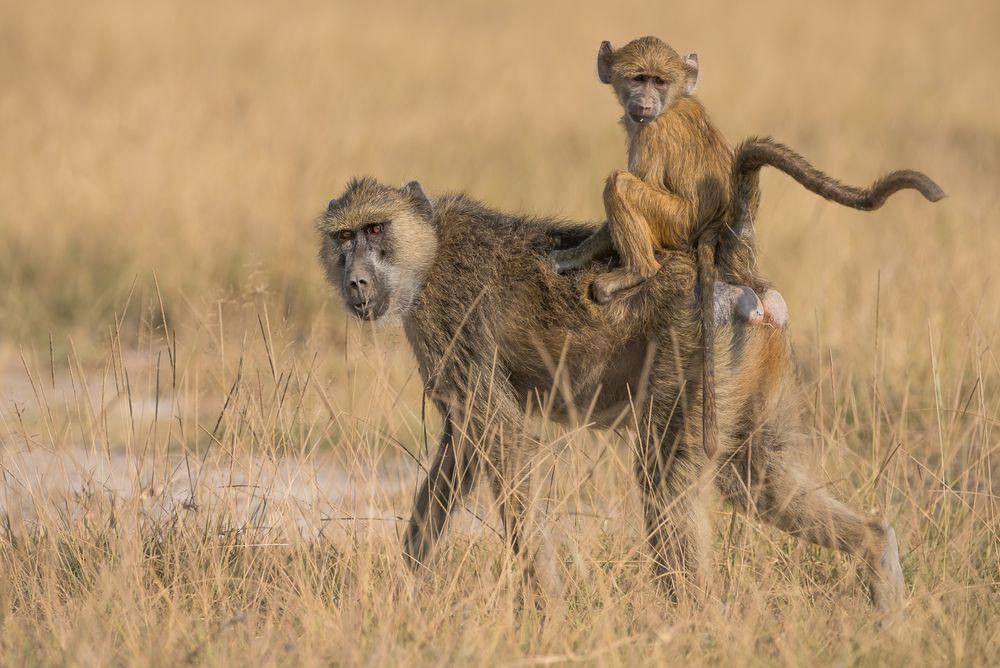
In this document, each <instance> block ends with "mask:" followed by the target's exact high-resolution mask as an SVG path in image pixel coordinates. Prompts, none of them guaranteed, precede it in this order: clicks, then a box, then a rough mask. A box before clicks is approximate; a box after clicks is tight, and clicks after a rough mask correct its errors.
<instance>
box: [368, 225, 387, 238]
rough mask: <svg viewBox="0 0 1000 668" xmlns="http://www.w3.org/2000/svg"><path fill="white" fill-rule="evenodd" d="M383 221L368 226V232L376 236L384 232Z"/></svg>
mask: <svg viewBox="0 0 1000 668" xmlns="http://www.w3.org/2000/svg"><path fill="white" fill-rule="evenodd" d="M382 228H383V224H382V223H375V224H374V225H369V226H368V234H370V235H372V236H375V235H376V234H382Z"/></svg>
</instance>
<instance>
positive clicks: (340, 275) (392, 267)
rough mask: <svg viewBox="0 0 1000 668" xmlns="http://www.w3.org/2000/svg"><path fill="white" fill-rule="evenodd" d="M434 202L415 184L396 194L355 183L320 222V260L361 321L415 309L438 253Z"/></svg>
mask: <svg viewBox="0 0 1000 668" xmlns="http://www.w3.org/2000/svg"><path fill="white" fill-rule="evenodd" d="M431 215H432V209H431V204H430V201H429V200H428V199H427V196H426V195H424V192H423V190H422V189H421V187H420V184H419V183H417V182H416V181H412V182H410V183H408V184H406V185H405V186H404V187H403V188H400V189H396V188H390V187H388V186H384V185H381V184H379V183H377V182H375V181H374V180H373V179H369V178H366V179H360V180H359V179H355V180H353V181H351V183H350V184H349V185H348V187H347V191H346V192H345V193H344V194H343V195H342V196H341V197H339V198H337V199H334V200H331V201H330V204H329V206H328V207H327V210H326V212H325V213H324V214H323V215H322V216H321V217H320V219H319V221H317V228H318V229H319V231H320V234H321V236H322V239H321V241H320V260H321V261H322V262H323V267H324V269H325V270H326V277H327V280H329V281H330V283H331V284H332V285H334V286H335V287H337V288H339V289H340V294H341V297H342V298H343V300H344V307H345V308H346V309H347V311H348V312H349V313H351V314H353V315H354V316H355V317H357V318H358V319H360V320H366V321H375V320H387V319H394V318H399V317H401V316H403V315H404V314H405V313H406V311H407V310H408V309H409V308H410V306H412V305H413V303H414V301H415V300H416V298H417V295H418V294H419V291H420V288H421V287H422V286H423V281H424V278H425V276H426V274H427V271H428V270H429V269H430V267H431V265H432V264H433V261H434V255H435V253H436V251H437V233H436V231H435V229H434V226H433V224H432V223H431V220H430V218H431Z"/></svg>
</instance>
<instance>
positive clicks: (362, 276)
mask: <svg viewBox="0 0 1000 668" xmlns="http://www.w3.org/2000/svg"><path fill="white" fill-rule="evenodd" d="M348 286H349V287H350V292H351V298H352V299H353V300H354V302H355V303H356V304H361V303H365V302H369V301H371V300H372V298H373V297H374V296H375V289H374V287H375V286H374V281H373V280H372V275H371V273H369V272H368V271H366V270H364V269H357V270H355V271H354V272H352V273H351V275H350V278H349V279H348Z"/></svg>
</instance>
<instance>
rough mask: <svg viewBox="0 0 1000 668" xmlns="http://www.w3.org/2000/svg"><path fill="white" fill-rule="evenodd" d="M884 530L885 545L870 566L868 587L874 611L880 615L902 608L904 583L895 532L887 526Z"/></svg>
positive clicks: (904, 591)
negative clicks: (870, 572)
mask: <svg viewBox="0 0 1000 668" xmlns="http://www.w3.org/2000/svg"><path fill="white" fill-rule="evenodd" d="M884 528H885V545H884V547H883V548H882V554H880V555H879V557H878V560H877V561H876V563H874V564H871V568H872V570H873V571H874V572H873V573H872V577H871V583H870V584H869V587H870V589H871V596H872V604H873V605H874V606H875V609H876V610H878V611H879V612H881V613H890V612H893V611H894V610H898V609H899V608H901V607H902V605H903V596H904V595H905V593H906V583H905V582H904V580H903V567H902V566H901V565H900V563H899V544H898V543H897V542H896V532H895V530H894V529H893V528H892V527H891V526H889V525H888V524H887V525H885V527H884Z"/></svg>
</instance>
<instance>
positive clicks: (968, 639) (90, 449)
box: [0, 0, 1000, 666]
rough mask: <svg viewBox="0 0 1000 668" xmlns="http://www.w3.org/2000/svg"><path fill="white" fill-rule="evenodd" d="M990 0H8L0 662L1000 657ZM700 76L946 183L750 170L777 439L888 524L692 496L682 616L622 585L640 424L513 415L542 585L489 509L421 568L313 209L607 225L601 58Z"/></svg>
mask: <svg viewBox="0 0 1000 668" xmlns="http://www.w3.org/2000/svg"><path fill="white" fill-rule="evenodd" d="M997 28H1000V5H998V4H997V3H995V2H987V1H980V2H966V1H964V0H963V1H959V2H952V3H930V2H919V3H915V2H885V3H870V2H854V1H848V2H842V3H837V4H836V5H835V6H834V5H832V4H831V5H829V6H819V5H816V6H809V5H806V4H805V3H794V2H779V1H777V0H762V2H757V3H740V4H735V3H734V4H730V3H714V2H713V3H687V4H685V5H680V4H674V5H673V6H671V5H668V4H666V3H631V2H621V3H596V2H590V1H589V0H588V1H585V2H575V3H569V2H566V3H531V2H524V3H522V2H509V3H485V2H469V3H466V2H440V3H434V4H418V3H412V4H411V3H399V4H393V3H340V2H333V3H324V2H294V3H283V4H281V5H280V6H279V5H278V4H265V3H237V2H218V3H200V2H193V1H188V0H178V1H177V2H172V3H152V2H126V1H124V0H122V1H120V2H117V1H111V0H95V1H94V2H90V3H86V4H80V3H72V2H65V1H64V2H50V1H48V0H44V1H41V2H33V3H28V2H13V1H11V0H0V663H2V664H4V665H81V666H108V665H122V666H144V665H164V666H166V665H182V664H193V665H212V666H214V665H358V664H362V665H399V664H401V665H409V666H423V665H442V664H460V665H469V664H471V665H511V666H534V665H539V666H542V665H569V664H577V663H581V664H584V665H601V666H603V665H629V666H631V665H704V664H709V665H838V666H839V665H854V664H863V665H907V666H916V665H920V666H923V665H991V664H992V665H996V662H997V660H998V657H1000V470H995V469H998V468H1000V436H998V434H1000V424H998V423H1000V357H998V350H997V345H998V344H1000V336H998V334H997V331H998V327H1000V234H998V229H1000V227H998V223H1000V194H998V193H1000V191H998V177H997V173H998V169H1000V112H998V111H997V110H998V109H1000V87H998V86H997V84H996V82H997V81H998V80H1000V42H998V41H997V38H996V31H997ZM644 34H655V35H658V36H660V37H663V38H664V39H666V40H667V41H669V42H671V43H672V44H673V45H674V46H675V47H676V48H677V49H678V50H679V51H681V52H684V51H697V52H698V53H699V56H700V60H701V77H700V80H699V88H698V94H699V96H700V98H701V99H702V100H703V101H704V103H705V104H706V106H707V107H708V109H709V111H710V112H711V113H712V116H713V118H714V120H715V122H716V123H717V124H718V125H719V127H720V128H721V129H722V130H723V132H724V133H725V134H726V136H727V137H728V138H729V139H730V140H731V141H733V142H735V141H737V140H739V139H740V138H742V137H745V136H747V135H751V134H764V135H773V136H775V137H776V138H778V139H779V140H781V141H784V142H786V143H788V144H790V145H792V146H794V147H795V148H796V149H798V150H799V151H800V152H802V153H803V154H804V155H805V156H807V157H808V158H810V159H811V160H812V161H813V162H814V163H815V164H816V165H817V166H818V167H820V168H822V169H824V170H826V171H828V172H830V173H832V174H834V175H836V176H838V177H839V178H841V179H843V180H845V181H848V182H850V183H856V184H867V183H868V182H870V181H871V180H872V179H873V178H874V177H876V176H878V175H880V174H881V173H883V172H885V171H887V170H889V169H894V168H901V167H911V168H914V169H920V170H923V171H926V172H927V173H928V174H929V175H931V176H932V177H934V178H935V179H936V180H937V181H938V182H939V183H940V184H941V185H942V186H943V187H944V189H945V190H946V191H947V193H948V197H947V198H946V199H945V200H943V201H941V202H939V203H938V204H935V205H930V204H928V203H927V202H925V201H923V200H922V199H921V198H920V197H919V196H917V195H916V194H914V193H903V194H901V195H897V196H896V197H895V198H893V199H892V200H890V201H889V202H888V203H887V204H886V206H885V207H884V208H883V209H881V210H880V211H877V212H874V213H861V212H857V211H851V210H848V209H845V208H842V207H838V206H835V205H833V204H830V203H826V202H824V201H822V200H820V199H819V198H817V197H816V196H814V195H812V194H809V193H807V192H805V191H804V190H802V189H801V188H800V187H799V186H798V185H797V184H795V183H794V182H792V181H791V180H790V179H788V178H786V177H784V176H782V175H779V174H776V173H774V172H765V176H764V178H763V180H762V184H763V193H764V199H763V204H762V206H761V210H760V214H759V216H758V219H757V230H758V234H759V240H760V247H761V249H762V256H761V265H762V268H763V270H764V273H765V275H767V276H768V277H769V278H770V279H772V280H773V281H774V282H775V283H776V284H777V286H779V288H780V289H781V291H782V293H783V294H784V296H785V298H786V299H787V301H788V304H789V307H790V311H791V323H792V324H791V337H792V340H793V343H794V346H795V349H796V355H797V359H798V366H799V375H800V390H801V393H802V399H803V402H802V403H803V406H804V419H803V426H804V429H805V430H806V432H807V434H808V439H807V450H806V452H804V453H803V457H804V458H805V459H806V460H807V461H808V462H809V464H810V466H811V467H812V468H813V469H814V470H815V471H816V473H817V476H818V477H819V478H820V479H821V480H823V481H824V482H826V483H828V484H830V485H831V487H832V488H833V489H834V490H836V492H837V493H838V494H839V495H840V496H841V497H842V498H844V499H846V500H849V501H850V502H851V503H852V504H854V505H856V506H859V507H862V508H865V509H867V510H869V511H871V512H875V513H878V514H881V515H884V516H885V517H886V518H887V519H888V520H889V521H890V522H892V523H893V524H894V526H895V528H896V531H897V533H898V535H899V539H900V548H901V557H902V563H903V569H904V572H905V574H906V579H907V589H908V597H907V603H906V608H905V612H904V615H903V616H902V618H901V619H900V620H898V621H896V622H895V623H894V624H892V625H890V626H889V627H888V628H886V629H881V630H880V629H879V627H878V624H877V623H876V621H877V620H876V617H875V615H874V613H873V612H872V610H871V607H870V605H869V603H868V601H867V600H866V597H865V595H864V592H863V591H862V587H861V580H860V578H859V576H858V573H857V564H856V563H855V562H854V561H852V560H851V559H848V558H846V557H843V556H842V555H840V554H837V553H833V552H830V551H826V550H822V549H820V548H816V547H813V546H810V545H807V544H805V543H803V542H800V541H797V540H795V539H793V538H790V537H788V536H786V535H784V534H781V533H779V532H777V531H775V530H774V529H772V528H769V527H766V526H764V525H763V524H761V523H760V522H758V521H757V520H755V519H754V518H752V517H746V516H743V515H734V514H733V513H732V512H731V511H730V510H729V509H728V508H727V507H725V506H724V505H722V504H721V503H719V504H716V505H715V506H713V508H714V511H713V521H714V526H715V534H714V535H715V553H714V562H713V570H714V574H715V582H714V585H713V588H712V592H711V600H710V601H709V602H708V603H707V604H706V605H704V606H702V607H700V608H695V607H693V606H688V605H681V606H680V607H675V606H673V605H671V604H670V603H669V602H668V601H667V600H666V599H665V598H664V597H663V596H662V594H661V593H660V592H659V591H658V590H657V588H656V587H655V586H654V585H653V583H652V582H651V570H650V564H649V561H648V558H647V556H646V555H645V552H644V550H643V549H642V545H641V543H642V532H643V530H644V529H643V522H642V515H641V510H640V507H639V499H638V494H637V492H636V491H635V489H634V483H633V479H632V470H631V460H630V451H629V434H628V432H621V433H600V432H587V431H584V430H567V429H564V428H560V427H556V426H553V425H548V424H541V425H538V426H537V430H538V433H539V434H540V435H541V438H542V440H543V441H544V443H545V444H546V447H545V448H543V452H544V456H543V457H542V458H541V459H540V460H539V461H538V463H537V466H538V470H537V479H538V480H539V482H538V483H537V485H536V487H537V495H538V499H537V503H536V506H537V511H538V512H539V513H540V514H541V515H543V516H544V517H545V518H546V521H547V522H548V523H549V524H550V525H551V526H552V527H553V529H554V531H555V536H556V538H557V541H558V555H559V563H560V564H561V568H562V575H563V578H564V579H565V581H566V584H567V589H566V594H565V596H564V597H563V599H562V600H560V601H554V602H550V603H548V604H547V605H545V606H543V607H536V606H534V605H530V604H528V605H525V604H524V601H523V600H522V593H523V592H522V589H521V586H520V576H519V574H518V573H517V570H516V568H515V567H514V565H513V564H512V559H511V555H510V554H509V553H508V552H507V551H506V550H505V548H504V543H503V541H502V539H501V538H500V537H499V531H500V525H499V519H498V517H497V513H496V511H495V509H494V508H493V506H492V502H491V499H490V497H489V496H488V494H486V493H485V490H483V493H477V494H476V495H475V497H474V498H473V499H471V500H470V501H469V502H468V503H467V504H466V505H465V507H464V508H463V509H461V510H459V511H458V512H456V514H455V516H454V517H453V524H452V525H451V530H450V531H449V533H448V534H447V536H446V539H445V541H444V543H443V545H442V549H441V550H440V552H439V553H438V557H437V559H436V560H435V562H434V569H433V571H432V572H430V573H424V574H421V575H419V576H413V575H411V574H409V573H407V572H405V571H404V570H403V561H402V558H401V555H400V547H399V535H400V532H401V531H402V529H403V526H404V521H405V520H404V518H405V517H407V516H408V514H409V511H410V504H411V501H412V496H413V490H414V487H415V485H416V483H417V481H418V479H419V476H420V475H421V473H422V467H424V466H426V465H427V462H428V460H429V453H428V449H429V448H433V447H434V445H435V443H436V438H437V432H438V428H439V418H438V416H437V415H436V414H435V413H434V411H433V410H432V409H430V408H427V409H426V410H425V406H424V402H423V401H422V396H421V395H422V392H421V383H420V379H419V375H418V373H417V371H416V365H415V362H414V360H413V358H412V356H411V354H410V352H409V351H408V348H407V346H406V342H405V339H404V337H403V336H402V333H401V331H399V330H397V329H392V328H382V329H372V328H371V327H370V326H368V325H362V324H359V323H357V322H356V321H354V320H350V319H349V318H348V317H346V315H345V314H343V313H342V312H341V308H340V303H339V298H338V296H337V295H336V294H335V292H334V291H333V290H332V289H330V288H329V287H327V286H326V285H325V284H324V280H323V275H322V271H321V269H320V265H319V262H318V261H317V259H316V254H317V243H318V237H317V235H316V232H315V231H314V228H313V222H314V220H315V219H316V217H317V215H318V214H319V213H321V212H322V211H323V209H324V207H325V206H326V202H327V200H328V199H330V198H331V197H334V196H336V195H338V194H340V192H341V191H342V190H343V188H344V186H345V184H346V182H347V180H348V179H349V178H351V177H352V176H355V175H366V174H368V175H373V176H375V177H377V178H379V179H380V180H383V181H386V182H388V183H393V184H402V183H404V182H406V181H408V180H410V179H419V180H420V181H421V182H422V184H423V186H424V188H425V189H426V190H427V192H428V193H429V194H431V195H432V196H433V195H435V194H442V193H445V192H453V191H464V192H467V193H469V194H471V195H473V196H474V197H477V198H479V199H482V200H484V201H486V202H488V203H489V204H491V205H493V206H496V207H498V208H501V209H504V210H509V211H519V212H528V213H536V214H556V215H560V216H564V217H570V218H578V219H585V220H598V219H602V218H603V207H602V203H601V197H600V195H601V189H602V187H603V181H604V178H605V176H606V175H607V174H608V172H610V171H611V170H612V169H614V168H620V167H624V166H625V146H624V141H623V132H622V130H621V128H620V127H619V126H618V125H617V119H618V117H619V115H620V111H619V108H618V106H617V105H616V103H615V101H614V99H613V97H612V95H611V93H610V92H609V91H608V90H607V89H606V88H605V87H603V86H601V85H600V83H599V82H598V80H597V76H596V73H595V68H594V58H595V54H596V50H597V47H598V45H599V43H600V41H601V40H603V39H610V40H612V41H613V42H615V43H616V44H623V43H625V42H626V41H628V40H629V39H631V38H633V37H636V36H640V35H644Z"/></svg>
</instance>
